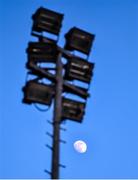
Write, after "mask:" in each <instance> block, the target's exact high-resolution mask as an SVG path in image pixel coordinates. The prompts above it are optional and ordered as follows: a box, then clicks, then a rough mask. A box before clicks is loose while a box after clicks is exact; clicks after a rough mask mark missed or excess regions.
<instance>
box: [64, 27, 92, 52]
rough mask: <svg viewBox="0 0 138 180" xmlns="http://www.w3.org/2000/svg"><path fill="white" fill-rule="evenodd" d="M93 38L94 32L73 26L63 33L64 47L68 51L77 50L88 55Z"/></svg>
mask: <svg viewBox="0 0 138 180" xmlns="http://www.w3.org/2000/svg"><path fill="white" fill-rule="evenodd" d="M94 38H95V35H94V34H90V33H88V32H86V31H84V30H81V29H79V28H77V27H73V28H71V29H70V30H69V32H68V33H67V34H66V35H65V39H66V43H65V47H64V48H65V49H66V50H69V51H73V50H78V51H80V52H82V53H84V54H86V55H89V53H90V50H91V46H92V43H93V41H94Z"/></svg>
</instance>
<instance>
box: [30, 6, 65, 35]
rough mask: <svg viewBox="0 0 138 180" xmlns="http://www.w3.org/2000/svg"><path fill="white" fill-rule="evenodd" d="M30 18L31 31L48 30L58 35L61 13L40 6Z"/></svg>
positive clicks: (61, 18)
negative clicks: (31, 22)
mask: <svg viewBox="0 0 138 180" xmlns="http://www.w3.org/2000/svg"><path fill="white" fill-rule="evenodd" d="M32 19H33V26H32V31H35V32H39V33H40V32H49V33H52V34H54V35H57V36H58V35H59V32H60V29H61V26H62V20H63V14H60V13H57V12H55V11H51V10H49V9H46V8H43V7H40V8H39V9H38V10H37V11H36V12H35V14H33V16H32Z"/></svg>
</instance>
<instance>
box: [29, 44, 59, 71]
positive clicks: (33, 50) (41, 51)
mask: <svg viewBox="0 0 138 180" xmlns="http://www.w3.org/2000/svg"><path fill="white" fill-rule="evenodd" d="M26 52H27V54H28V67H29V63H34V64H36V63H38V62H39V63H40V62H47V63H49V62H53V63H56V59H57V57H58V50H57V46H56V45H55V44H52V43H45V42H29V43H28V48H27V50H26Z"/></svg>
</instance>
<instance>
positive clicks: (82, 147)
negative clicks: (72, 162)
mask: <svg viewBox="0 0 138 180" xmlns="http://www.w3.org/2000/svg"><path fill="white" fill-rule="evenodd" d="M73 145H74V149H75V150H76V151H77V152H79V153H85V152H86V151H87V145H86V143H85V142H84V141H82V140H78V141H76V142H75V143H74V144H73Z"/></svg>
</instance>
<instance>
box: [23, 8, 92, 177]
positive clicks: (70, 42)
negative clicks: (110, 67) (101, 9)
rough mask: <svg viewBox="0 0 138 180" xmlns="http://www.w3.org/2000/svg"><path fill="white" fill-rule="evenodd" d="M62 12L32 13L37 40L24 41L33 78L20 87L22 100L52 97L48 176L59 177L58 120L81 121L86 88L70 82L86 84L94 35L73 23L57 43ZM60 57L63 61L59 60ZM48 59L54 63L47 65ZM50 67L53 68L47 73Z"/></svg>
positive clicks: (49, 100)
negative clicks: (78, 53)
mask: <svg viewBox="0 0 138 180" xmlns="http://www.w3.org/2000/svg"><path fill="white" fill-rule="evenodd" d="M63 16H64V15H63V14H60V13H57V12H54V11H51V10H49V9H46V8H43V7H40V8H39V9H38V10H37V11H36V12H35V13H34V14H33V16H32V19H33V26H32V32H31V34H32V35H33V36H35V37H37V38H38V42H29V43H28V48H27V50H26V52H27V57H28V61H27V63H26V67H27V69H28V70H29V74H32V75H33V76H35V78H34V79H31V80H29V81H27V82H26V85H25V86H24V87H23V92H24V98H23V102H24V103H27V104H32V103H39V104H44V105H46V106H50V105H51V104H52V100H53V99H54V111H53V122H52V125H53V135H52V137H53V142H52V147H51V149H52V163H51V172H50V174H51V179H59V166H61V164H60V162H59V159H60V141H61V139H60V124H61V123H62V121H64V120H66V119H69V120H73V121H75V122H80V123H81V122H82V120H83V117H84V114H85V108H86V101H87V98H88V97H89V93H88V90H89V89H88V88H84V87H81V86H78V85H75V84H72V81H74V80H77V81H80V82H83V83H86V84H88V85H89V84H90V81H91V78H92V76H93V69H94V63H90V62H88V56H89V53H90V50H91V46H92V43H93V40H94V37H95V36H94V35H93V34H90V33H88V32H86V31H83V30H81V29H79V28H76V27H73V28H71V29H70V31H69V32H68V33H67V34H66V35H65V39H66V43H65V46H64V48H62V47H59V46H58V45H57V42H58V37H59V33H60V29H61V26H62V20H63ZM47 32H48V33H50V34H52V35H54V37H53V38H50V37H49V36H47V35H45V34H44V33H47ZM55 37H56V39H55ZM72 51H79V52H81V53H83V54H85V55H86V56H87V58H82V57H79V56H76V55H73V53H72ZM62 57H64V58H65V59H66V60H67V63H63V62H62ZM49 63H52V64H54V65H55V67H54V68H53V67H48V64H49ZM43 64H45V66H43ZM51 70H52V71H54V72H53V73H51ZM63 72H64V73H63ZM43 78H44V79H48V80H49V81H50V83H48V84H46V83H42V82H41V80H42V79H43ZM63 92H68V93H69V94H73V95H77V96H78V97H79V98H81V99H83V101H79V100H74V99H72V98H66V97H64V96H63Z"/></svg>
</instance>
